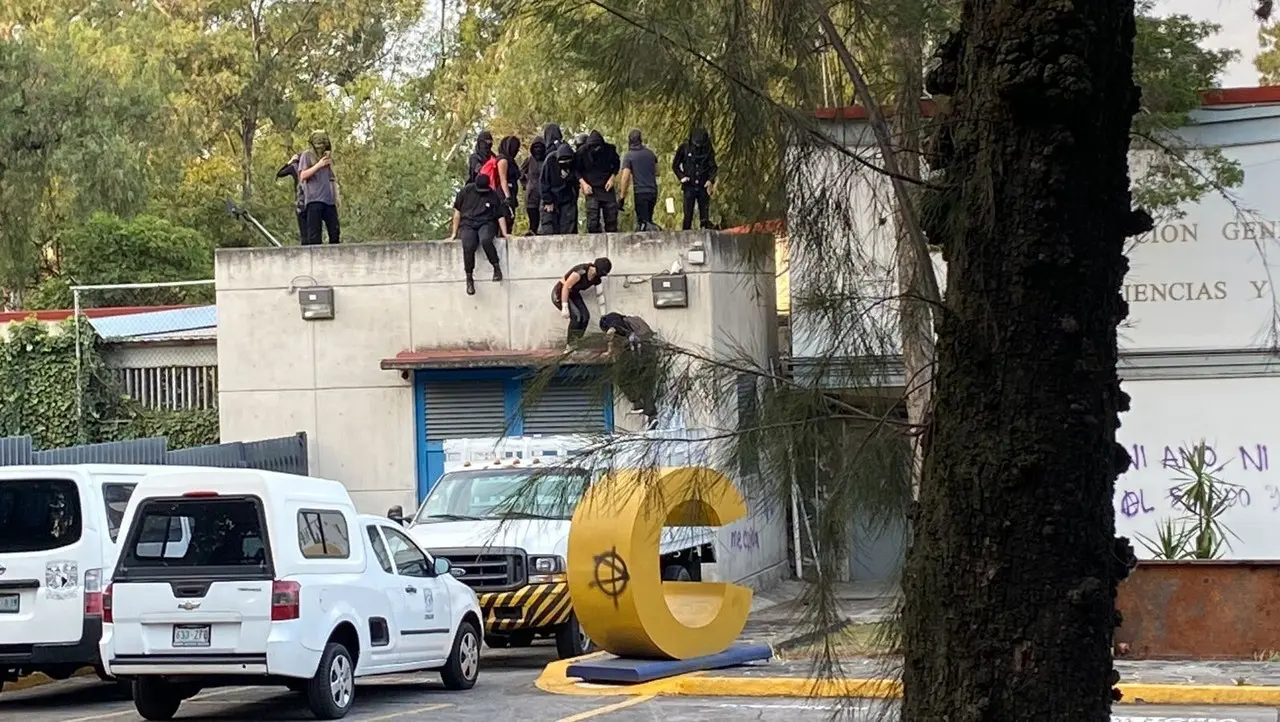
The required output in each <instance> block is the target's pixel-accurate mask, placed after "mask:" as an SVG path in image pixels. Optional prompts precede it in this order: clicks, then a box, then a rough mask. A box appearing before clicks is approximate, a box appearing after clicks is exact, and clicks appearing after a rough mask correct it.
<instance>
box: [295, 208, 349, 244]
mask: <svg viewBox="0 0 1280 722" xmlns="http://www.w3.org/2000/svg"><path fill="white" fill-rule="evenodd" d="M321 223H324V225H325V228H327V229H328V230H329V243H338V242H339V241H340V240H341V233H342V231H341V229H340V228H339V226H338V207H337V206H333V205H329V204H328V203H308V204H307V233H306V237H304V238H303V239H302V245H304V246H318V245H320V224H321Z"/></svg>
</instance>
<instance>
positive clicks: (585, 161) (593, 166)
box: [578, 130, 622, 190]
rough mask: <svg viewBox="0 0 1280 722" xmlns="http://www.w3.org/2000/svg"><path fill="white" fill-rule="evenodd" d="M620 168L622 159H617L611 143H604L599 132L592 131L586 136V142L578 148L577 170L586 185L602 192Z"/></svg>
mask: <svg viewBox="0 0 1280 722" xmlns="http://www.w3.org/2000/svg"><path fill="white" fill-rule="evenodd" d="M621 167H622V159H621V158H619V157H618V149H617V147H615V146H614V145H613V144H612V143H606V142H604V136H603V135H601V134H600V131H598V130H593V131H591V135H589V136H587V142H586V143H584V144H583V145H582V147H581V148H578V168H579V169H580V170H581V173H582V179H583V180H585V181H586V182H587V185H589V186H591V187H592V188H595V189H598V190H604V186H605V183H607V182H608V180H609V179H610V178H612V177H613V176H615V175H617V174H618V170H619V169H620V168H621Z"/></svg>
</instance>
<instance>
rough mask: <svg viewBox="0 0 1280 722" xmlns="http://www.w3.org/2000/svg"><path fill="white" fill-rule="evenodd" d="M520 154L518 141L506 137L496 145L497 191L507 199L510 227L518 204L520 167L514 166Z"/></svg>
mask: <svg viewBox="0 0 1280 722" xmlns="http://www.w3.org/2000/svg"><path fill="white" fill-rule="evenodd" d="M519 153H520V139H519V138H517V137H515V136H514V135H508V136H507V137H505V138H503V139H502V142H501V143H498V190H500V191H502V195H503V196H504V197H505V198H506V199H507V207H508V208H510V209H511V212H510V213H508V214H507V218H508V220H509V221H510V222H511V224H512V225H514V224H515V220H516V216H515V211H516V206H518V205H519V204H520V167H519V166H517V165H516V155H518V154H519Z"/></svg>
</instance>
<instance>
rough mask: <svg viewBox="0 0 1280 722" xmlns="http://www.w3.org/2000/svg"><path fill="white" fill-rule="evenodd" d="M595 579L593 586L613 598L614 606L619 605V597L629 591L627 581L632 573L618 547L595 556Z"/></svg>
mask: <svg viewBox="0 0 1280 722" xmlns="http://www.w3.org/2000/svg"><path fill="white" fill-rule="evenodd" d="M594 559H595V580H594V581H592V582H591V586H593V587H595V588H596V589H599V590H600V591H601V592H603V593H604V595H605V596H606V597H609V598H610V599H612V600H613V606H614V608H617V606H618V597H621V596H622V593H623V592H625V591H627V583H628V582H630V581H631V574H630V573H629V572H628V571H627V562H626V560H625V559H623V558H622V557H620V556H618V547H616V546H615V547H614V548H612V549H610V550H609V551H607V552H605V553H604V554H597V555H596V556H595V557H594Z"/></svg>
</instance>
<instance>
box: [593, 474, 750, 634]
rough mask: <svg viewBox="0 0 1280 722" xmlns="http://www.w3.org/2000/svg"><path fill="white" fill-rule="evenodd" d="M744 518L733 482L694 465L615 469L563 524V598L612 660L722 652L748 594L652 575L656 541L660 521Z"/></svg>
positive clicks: (692, 523) (657, 565)
mask: <svg viewBox="0 0 1280 722" xmlns="http://www.w3.org/2000/svg"><path fill="white" fill-rule="evenodd" d="M746 514H747V505H746V501H745V500H744V499H743V498H742V494H741V493H740V492H739V491H738V489H737V487H735V486H734V484H733V482H732V481H731V480H730V479H729V478H728V477H726V476H725V475H723V474H721V473H719V472H717V471H714V470H712V469H708V468H704V467H684V468H678V469H662V470H658V471H657V472H654V471H653V470H647V471H646V470H624V471H618V472H616V473H613V474H610V475H608V476H606V477H605V478H603V479H601V480H600V481H599V482H597V483H596V484H594V485H592V487H591V488H590V489H589V490H588V491H587V493H586V495H584V497H583V499H582V501H581V502H580V503H579V504H578V507H577V510H576V511H575V512H574V515H573V522H572V524H571V525H570V527H569V559H568V565H569V568H568V577H569V594H570V596H571V597H572V599H573V608H574V611H575V612H576V613H577V615H578V623H579V624H580V625H582V631H583V632H585V633H586V634H587V636H588V637H590V638H591V639H592V641H594V642H595V643H596V644H597V645H599V646H600V647H601V648H603V649H604V650H605V651H607V652H611V653H613V654H615V655H617V656H619V657H631V658H641V659H690V658H693V657H700V656H704V655H708V654H716V653H719V652H722V651H724V650H725V649H727V648H728V647H729V646H730V645H731V644H732V643H733V642H734V640H736V639H737V638H738V635H739V634H740V633H741V632H742V628H743V627H744V626H745V625H746V623H747V615H748V614H749V613H750V611H751V590H750V589H747V588H746V587H740V586H737V585H734V584H725V583H720V582H716V583H711V582H664V581H662V568H661V562H660V560H659V543H660V541H661V537H662V528H663V527H664V526H668V527H698V526H701V527H707V526H710V527H718V526H724V525H726V524H729V523H730V522H733V521H736V520H737V519H741V518H743V517H744V516H746ZM680 531H681V530H676V533H677V534H679V533H680Z"/></svg>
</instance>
